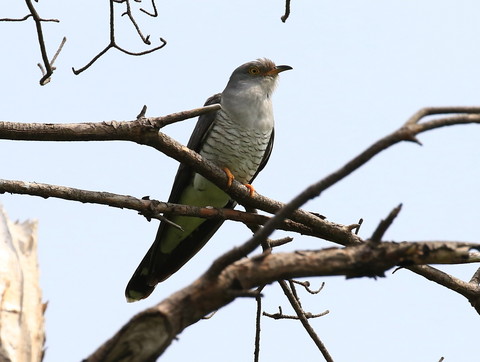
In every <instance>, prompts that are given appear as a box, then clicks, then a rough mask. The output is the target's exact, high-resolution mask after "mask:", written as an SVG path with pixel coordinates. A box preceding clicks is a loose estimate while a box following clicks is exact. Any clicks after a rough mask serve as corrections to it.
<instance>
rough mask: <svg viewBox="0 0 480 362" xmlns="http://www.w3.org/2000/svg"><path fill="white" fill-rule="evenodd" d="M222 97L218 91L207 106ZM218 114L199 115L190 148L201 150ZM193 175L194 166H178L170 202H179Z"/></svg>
mask: <svg viewBox="0 0 480 362" xmlns="http://www.w3.org/2000/svg"><path fill="white" fill-rule="evenodd" d="M221 97H222V94H221V93H217V94H215V95H213V96H211V97H210V98H208V99H207V101H206V102H205V106H209V105H212V104H216V103H220V100H221ZM216 115H217V112H209V113H206V114H202V115H201V116H200V117H198V121H197V124H196V126H195V129H194V130H193V132H192V135H191V136H190V139H189V140H188V143H187V147H188V148H190V149H191V150H193V151H195V152H197V153H198V152H200V149H201V147H202V144H203V140H204V139H205V137H206V136H207V134H208V132H209V130H210V128H211V127H212V125H213V121H214V120H215V117H216ZM192 175H193V170H192V168H191V167H190V166H187V165H185V164H183V163H181V164H180V166H179V167H178V171H177V174H176V176H175V180H174V182H173V187H172V191H171V192H170V197H169V198H168V202H171V203H177V202H178V200H179V199H180V196H181V195H182V192H183V190H185V187H187V185H188V184H189V183H190V182H191V180H192Z"/></svg>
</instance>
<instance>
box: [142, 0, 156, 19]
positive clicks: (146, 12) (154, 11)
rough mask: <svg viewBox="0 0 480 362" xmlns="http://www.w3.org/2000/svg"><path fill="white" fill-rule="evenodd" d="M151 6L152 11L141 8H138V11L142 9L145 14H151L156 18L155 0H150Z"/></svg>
mask: <svg viewBox="0 0 480 362" xmlns="http://www.w3.org/2000/svg"><path fill="white" fill-rule="evenodd" d="M152 7H153V13H150V12H148V11H147V10H145V9H143V8H140V11H143V12H144V13H145V14H147V15H149V16H151V17H152V18H156V17H157V16H158V11H157V5H156V4H155V0H152Z"/></svg>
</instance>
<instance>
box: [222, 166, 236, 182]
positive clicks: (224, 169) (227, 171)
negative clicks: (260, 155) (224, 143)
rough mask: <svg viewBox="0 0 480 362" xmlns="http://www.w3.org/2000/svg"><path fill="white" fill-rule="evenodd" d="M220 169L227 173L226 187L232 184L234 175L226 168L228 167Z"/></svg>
mask: <svg viewBox="0 0 480 362" xmlns="http://www.w3.org/2000/svg"><path fill="white" fill-rule="evenodd" d="M222 170H223V171H224V172H225V173H226V174H227V178H228V181H227V187H230V186H232V184H233V180H235V176H233V173H232V172H231V171H230V170H229V169H228V167H224V168H222Z"/></svg>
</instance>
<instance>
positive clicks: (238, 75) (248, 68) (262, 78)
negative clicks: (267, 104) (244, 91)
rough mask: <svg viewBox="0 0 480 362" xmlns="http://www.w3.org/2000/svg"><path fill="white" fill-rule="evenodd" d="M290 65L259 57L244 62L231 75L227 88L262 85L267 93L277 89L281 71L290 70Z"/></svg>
mask: <svg viewBox="0 0 480 362" xmlns="http://www.w3.org/2000/svg"><path fill="white" fill-rule="evenodd" d="M290 69H292V67H290V66H289V65H275V63H274V62H272V61H271V60H270V59H266V58H262V59H257V60H254V61H251V62H248V63H245V64H242V65H241V66H239V67H238V68H237V69H235V70H234V71H233V73H232V75H231V76H230V80H229V82H228V85H227V88H229V87H232V88H238V87H240V88H248V87H260V88H261V89H262V90H263V91H264V92H265V93H266V94H267V95H270V94H271V93H272V92H273V90H274V89H275V84H276V81H277V78H278V74H279V73H280V72H284V71H286V70H290Z"/></svg>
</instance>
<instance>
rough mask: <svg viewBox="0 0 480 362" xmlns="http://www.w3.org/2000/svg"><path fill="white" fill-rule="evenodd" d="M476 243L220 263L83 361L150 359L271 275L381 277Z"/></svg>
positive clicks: (374, 246) (365, 247) (447, 258)
mask: <svg viewBox="0 0 480 362" xmlns="http://www.w3.org/2000/svg"><path fill="white" fill-rule="evenodd" d="M478 247H479V245H478V244H472V243H453V242H450V243H448V242H430V243H422V242H420V243H408V242H404V243H381V244H378V243H364V244H361V245H357V246H352V247H347V248H342V249H337V248H330V249H325V250H318V251H299V252H295V253H275V254H268V255H263V256H260V257H255V258H251V259H242V260H240V261H238V262H236V263H235V264H233V265H230V266H228V267H227V268H225V269H224V270H223V272H222V273H221V274H220V275H219V276H218V278H216V279H210V278H205V277H201V278H200V279H198V280H197V281H195V282H194V283H192V284H191V285H190V286H188V287H186V288H184V289H182V290H180V291H178V292H177V293H175V294H173V295H172V296H170V297H169V298H167V299H165V300H164V301H162V302H161V303H159V304H158V305H156V306H155V307H153V308H150V309H148V310H146V311H144V312H142V313H140V314H138V315H136V316H134V317H133V318H132V319H131V320H130V321H129V322H128V323H127V324H126V325H125V326H124V327H122V329H121V330H120V331H119V332H118V333H117V334H116V335H115V336H113V337H112V338H111V339H110V340H109V341H107V342H106V343H105V344H104V345H103V346H101V347H100V348H99V349H98V350H97V351H96V352H95V353H93V354H92V355H91V356H90V357H88V358H87V359H86V361H90V362H92V361H105V362H107V361H117V360H118V359H119V358H120V357H121V356H123V357H125V356H134V358H136V360H142V361H144V360H145V361H147V360H148V361H149V360H154V359H155V358H157V357H158V356H159V355H161V354H162V353H163V351H164V350H165V349H166V348H167V347H168V345H169V344H170V343H171V342H172V340H173V339H174V338H175V336H176V335H178V334H179V333H180V332H181V331H182V330H183V329H185V328H186V327H188V326H189V325H191V324H193V323H195V322H197V321H199V320H200V319H201V318H202V317H203V316H205V315H208V314H209V313H211V312H212V311H214V310H217V309H219V308H221V307H223V306H225V305H227V304H229V303H230V302H232V301H233V300H234V299H235V296H238V295H239V294H240V293H239V292H240V291H242V290H250V289H252V288H255V287H257V286H261V285H265V284H269V283H272V282H273V281H276V280H281V279H288V278H298V277H311V276H327V275H345V276H347V277H350V278H352V277H362V276H369V277H375V276H383V275H384V272H385V271H386V270H388V269H390V268H392V267H393V266H395V265H398V264H409V265H412V264H427V263H441V264H444V263H459V262H473V261H479V259H478V257H474V258H470V254H469V252H468V250H469V249H471V248H478ZM132 358H133V357H132ZM130 360H132V361H133V359H130Z"/></svg>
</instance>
